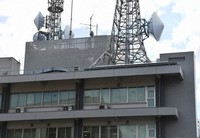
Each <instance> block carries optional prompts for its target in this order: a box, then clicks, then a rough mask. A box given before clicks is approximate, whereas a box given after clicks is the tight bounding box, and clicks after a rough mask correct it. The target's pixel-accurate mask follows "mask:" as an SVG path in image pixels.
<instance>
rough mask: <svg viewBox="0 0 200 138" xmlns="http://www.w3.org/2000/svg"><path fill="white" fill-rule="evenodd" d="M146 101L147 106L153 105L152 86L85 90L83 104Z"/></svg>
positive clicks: (153, 91) (153, 93)
mask: <svg viewBox="0 0 200 138" xmlns="http://www.w3.org/2000/svg"><path fill="white" fill-rule="evenodd" d="M134 102H147V104H148V107H154V106H155V88H154V87H152V86H151V87H145V86H143V87H133V88H110V89H94V90H86V91H85V93H84V103H85V104H99V103H101V104H106V103H134Z"/></svg>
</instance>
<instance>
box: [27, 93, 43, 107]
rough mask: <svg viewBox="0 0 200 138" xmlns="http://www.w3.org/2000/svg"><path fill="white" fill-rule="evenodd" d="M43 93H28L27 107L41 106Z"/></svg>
mask: <svg viewBox="0 0 200 138" xmlns="http://www.w3.org/2000/svg"><path fill="white" fill-rule="evenodd" d="M41 98H42V93H27V95H26V105H27V106H41Z"/></svg>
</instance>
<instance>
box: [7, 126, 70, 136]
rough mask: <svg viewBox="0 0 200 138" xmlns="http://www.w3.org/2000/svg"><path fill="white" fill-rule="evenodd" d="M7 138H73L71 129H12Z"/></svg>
mask: <svg viewBox="0 0 200 138" xmlns="http://www.w3.org/2000/svg"><path fill="white" fill-rule="evenodd" d="M7 138H72V133H71V127H62V128H37V129H36V128H32V129H10V130H8V131H7Z"/></svg>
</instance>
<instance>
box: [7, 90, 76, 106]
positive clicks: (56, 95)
mask: <svg viewBox="0 0 200 138" xmlns="http://www.w3.org/2000/svg"><path fill="white" fill-rule="evenodd" d="M74 103H75V91H60V92H59V91H52V92H37V93H19V94H11V97H10V108H15V107H24V106H50V105H67V104H74Z"/></svg>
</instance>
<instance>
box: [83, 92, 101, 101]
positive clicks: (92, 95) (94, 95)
mask: <svg viewBox="0 0 200 138" xmlns="http://www.w3.org/2000/svg"><path fill="white" fill-rule="evenodd" d="M84 103H86V104H87V103H100V93H99V90H86V91H85V93H84Z"/></svg>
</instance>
